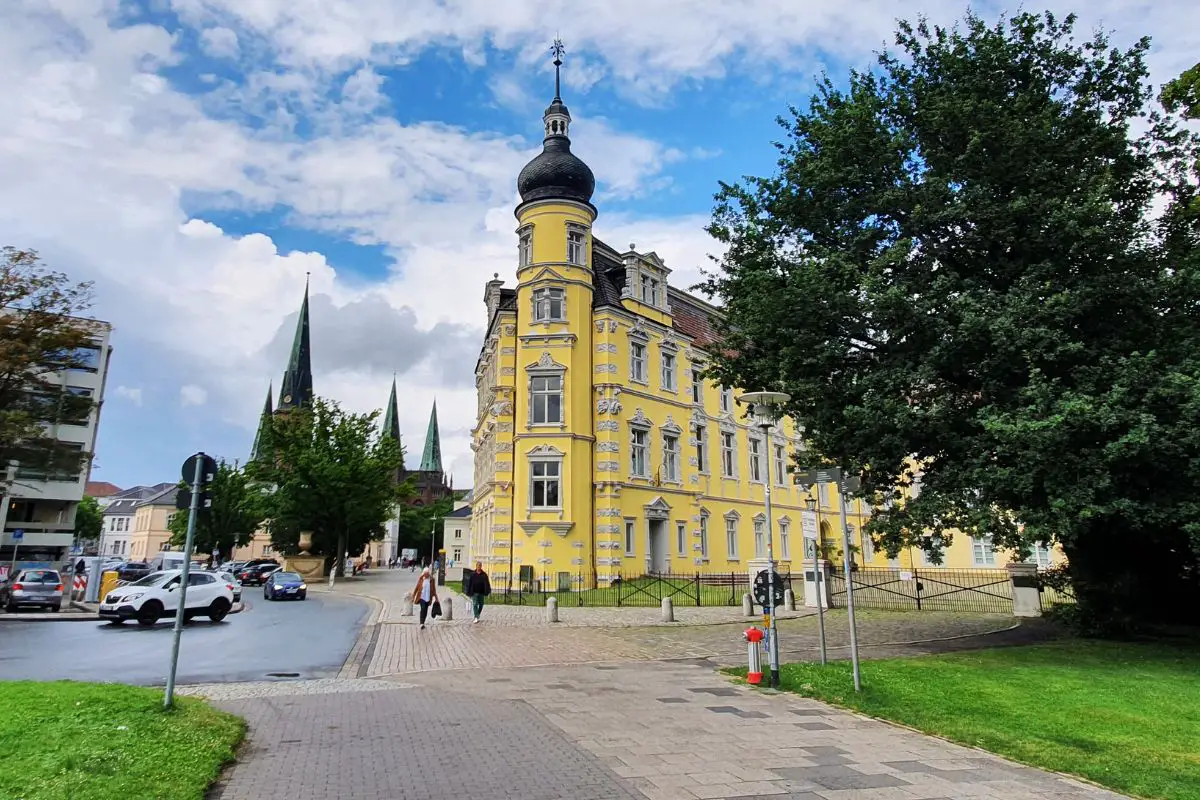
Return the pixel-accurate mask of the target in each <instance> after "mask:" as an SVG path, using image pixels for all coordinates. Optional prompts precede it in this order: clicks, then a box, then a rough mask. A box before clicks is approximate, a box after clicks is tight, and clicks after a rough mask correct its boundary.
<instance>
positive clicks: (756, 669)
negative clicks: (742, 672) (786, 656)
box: [742, 628, 763, 686]
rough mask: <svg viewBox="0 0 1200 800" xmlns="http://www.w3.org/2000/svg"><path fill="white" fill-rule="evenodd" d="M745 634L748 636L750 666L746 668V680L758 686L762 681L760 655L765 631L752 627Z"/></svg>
mask: <svg viewBox="0 0 1200 800" xmlns="http://www.w3.org/2000/svg"><path fill="white" fill-rule="evenodd" d="M742 635H743V636H745V637H746V642H747V643H748V644H747V649H748V653H747V655H748V659H749V668H748V669H747V670H746V680H747V681H749V682H750V683H751V684H752V685H754V686H757V685H758V684H760V683H762V657H761V655H760V649H761V645H760V643H761V642H762V640H763V632H762V631H760V630H759V629H758V628H750V629H749V630H747V631H746V632H745V633H744V634H742Z"/></svg>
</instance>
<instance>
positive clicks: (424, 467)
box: [421, 400, 442, 472]
mask: <svg viewBox="0 0 1200 800" xmlns="http://www.w3.org/2000/svg"><path fill="white" fill-rule="evenodd" d="M441 471H442V439H441V436H440V435H439V434H438V421H437V400H434V401H433V413H432V414H430V415H429V430H427V431H426V432H425V452H423V453H422V454H421V472H441Z"/></svg>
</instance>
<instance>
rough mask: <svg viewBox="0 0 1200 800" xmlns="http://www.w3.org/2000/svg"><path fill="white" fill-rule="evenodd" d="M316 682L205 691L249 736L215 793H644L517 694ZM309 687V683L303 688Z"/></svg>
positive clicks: (308, 796)
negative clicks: (342, 688)
mask: <svg viewBox="0 0 1200 800" xmlns="http://www.w3.org/2000/svg"><path fill="white" fill-rule="evenodd" d="M334 682H335V683H348V684H352V685H353V686H354V689H353V690H351V691H347V692H341V693H337V694H330V693H328V692H313V691H310V690H309V689H308V687H309V686H310V685H311V684H312V683H315V682H297V683H290V684H274V685H268V686H266V687H264V686H263V685H261V684H260V685H258V686H257V687H256V688H255V690H251V691H248V692H244V693H242V694H240V695H238V694H237V693H230V692H229V691H228V690H226V691H225V692H224V693H222V694H218V693H217V691H216V688H215V687H209V690H208V693H209V696H210V697H211V699H212V700H213V701H214V703H215V704H216V705H218V706H219V707H221V708H224V709H226V710H228V711H231V712H233V713H235V714H238V715H240V716H242V717H244V718H245V719H246V720H247V721H248V722H249V724H250V735H249V738H248V740H247V741H246V743H245V744H244V745H243V747H242V750H241V752H240V753H239V755H238V761H237V763H236V764H235V765H234V766H233V767H232V768H231V769H229V770H228V771H227V772H226V774H225V775H224V776H223V778H222V780H221V781H220V782H219V783H218V784H217V785H216V786H214V787H213V788H212V789H211V790H210V792H209V794H208V797H209V800H262V798H271V797H288V798H296V800H343V798H354V800H461V798H490V799H493V800H518V799H519V800H568V799H569V800H642V798H643V795H641V794H639V793H638V792H637V791H636V790H635V789H634V788H633V786H632V784H631V782H630V781H627V780H624V779H622V778H620V777H619V776H617V775H616V774H615V773H614V772H613V771H612V770H611V769H609V768H608V767H607V766H605V765H604V764H603V763H601V761H600V759H599V758H597V757H596V756H595V755H593V754H592V753H590V752H588V750H587V749H585V748H583V747H581V746H580V745H578V744H575V743H573V742H572V741H570V739H569V738H568V737H567V736H565V735H564V734H563V733H562V731H560V730H559V729H558V728H556V727H555V726H554V725H552V724H551V723H550V722H549V721H547V720H546V719H545V717H543V715H541V714H540V713H538V712H537V711H536V710H534V709H533V708H532V707H531V706H529V705H528V704H527V703H524V702H522V701H521V700H520V699H519V698H499V697H465V696H460V695H457V694H454V693H448V692H446V691H443V690H441V689H430V688H412V687H410V686H398V687H392V686H389V685H388V684H386V683H381V682H378V681H376V682H373V683H375V684H376V687H377V688H375V689H374V690H368V691H364V690H362V689H363V687H362V684H364V683H367V682H362V681H356V682H351V681H341V680H337V681H334ZM300 692H302V693H300Z"/></svg>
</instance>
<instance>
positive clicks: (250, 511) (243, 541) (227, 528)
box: [167, 459, 267, 558]
mask: <svg viewBox="0 0 1200 800" xmlns="http://www.w3.org/2000/svg"><path fill="white" fill-rule="evenodd" d="M179 486H180V488H187V484H186V483H180V484H179ZM208 495H209V498H210V499H211V504H210V505H209V507H208V508H205V509H201V510H200V512H199V513H198V514H197V515H196V531H195V534H194V537H193V542H192V551H193V552H195V553H212V552H217V553H220V554H221V556H222V558H230V557H231V556H232V555H233V550H234V548H237V547H245V546H246V545H248V544H250V539H251V538H252V537H253V536H254V533H255V531H257V530H258V529H259V528H260V527H261V526H262V524H263V520H264V518H265V511H266V506H267V502H266V500H265V498H264V497H263V494H262V490H261V488H260V487H258V486H256V485H254V483H253V482H252V481H251V480H250V477H249V476H248V475H247V473H246V471H245V470H244V469H240V468H239V467H238V465H237V463H236V462H235V463H233V464H230V463H229V462H227V461H225V460H224V459H222V460H221V461H219V462H217V472H216V474H215V475H214V476H213V482H212V485H211V486H209V489H208ZM190 516H191V510H190V509H184V510H182V511H179V512H178V513H176V514H173V515H172V516H171V519H170V522H169V523H168V524H167V528H168V529H169V530H170V531H171V544H172V545H174V546H175V547H178V548H179V549H183V546H184V544H185V543H186V541H187V526H188V519H189V517H190Z"/></svg>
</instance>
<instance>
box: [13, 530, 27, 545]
mask: <svg viewBox="0 0 1200 800" xmlns="http://www.w3.org/2000/svg"><path fill="white" fill-rule="evenodd" d="M12 539H13V541H14V542H23V541H25V531H24V530H23V529H22V528H17V529H16V530H15V531H13V534H12Z"/></svg>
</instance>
